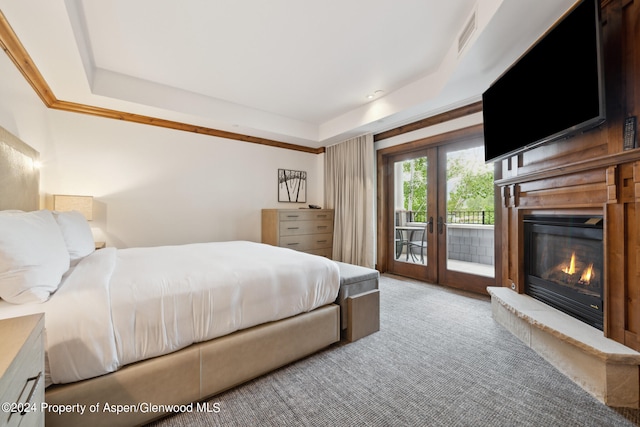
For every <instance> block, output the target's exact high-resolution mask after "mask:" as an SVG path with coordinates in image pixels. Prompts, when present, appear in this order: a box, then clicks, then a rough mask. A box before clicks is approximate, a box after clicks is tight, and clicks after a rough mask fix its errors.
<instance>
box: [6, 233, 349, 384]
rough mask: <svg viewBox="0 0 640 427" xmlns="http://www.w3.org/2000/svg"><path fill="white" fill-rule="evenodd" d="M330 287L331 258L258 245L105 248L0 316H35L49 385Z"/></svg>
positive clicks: (260, 318) (315, 302) (171, 347)
mask: <svg viewBox="0 0 640 427" xmlns="http://www.w3.org/2000/svg"><path fill="white" fill-rule="evenodd" d="M339 287H340V284H339V277H338V267H337V265H336V264H335V263H334V262H333V261H331V260H328V259H326V258H322V257H318V256H314V255H309V254H305V253H302V252H297V251H293V250H289V249H284V248H278V247H274V246H269V245H264V244H260V243H253V242H244V241H234V242H219V243H200V244H191V245H182V246H163V247H155V248H132V249H115V248H105V249H102V250H99V251H96V252H94V253H92V254H91V255H89V256H87V257H85V258H84V259H82V261H81V262H79V263H78V264H77V266H75V267H74V268H73V269H71V270H70V271H69V272H68V273H67V275H65V277H64V279H63V283H62V284H61V286H60V287H59V289H58V290H57V291H56V292H55V293H54V294H53V295H52V296H51V298H50V299H49V300H48V301H47V302H45V303H42V304H22V305H14V304H9V303H7V302H5V301H1V300H0V318H6V317H14V316H19V315H26V314H31V313H38V312H44V313H45V329H46V342H47V345H46V348H47V357H48V362H49V369H50V375H51V382H53V383H68V382H74V381H78V380H82V379H86V378H91V377H94V376H98V375H102V374H105V373H108V372H113V371H115V370H117V369H118V368H119V367H121V366H124V365H126V364H129V363H133V362H136V361H140V360H144V359H147V358H150V357H155V356H158V355H161V354H166V353H170V352H172V351H176V350H179V349H181V348H183V347H186V346H188V345H190V344H192V343H195V342H200V341H206V340H209V339H212V338H216V337H219V336H222V335H226V334H229V333H231V332H234V331H237V330H240V329H244V328H248V327H251V326H255V325H258V324H261V323H265V322H270V321H274V320H279V319H283V318H286V317H290V316H294V315H296V314H299V313H303V312H307V311H311V310H313V309H315V308H317V307H320V306H322V305H325V304H328V303H332V302H333V301H335V299H336V297H337V295H338V290H339Z"/></svg>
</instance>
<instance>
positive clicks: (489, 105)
mask: <svg viewBox="0 0 640 427" xmlns="http://www.w3.org/2000/svg"><path fill="white" fill-rule="evenodd" d="M599 3H600V1H599V0H582V1H581V2H579V3H578V4H576V5H575V6H574V7H573V8H572V9H571V10H570V11H569V12H567V13H566V14H565V15H564V17H563V18H562V19H560V20H559V21H558V22H557V23H556V24H555V25H554V26H553V27H552V28H551V29H550V30H549V31H547V33H545V35H543V36H542V37H541V38H540V39H539V40H538V41H537V42H536V43H535V44H534V45H533V46H532V47H531V48H530V49H529V50H528V51H527V52H526V53H525V54H524V55H523V56H522V57H520V59H519V60H518V61H517V62H516V63H515V64H513V65H512V66H511V67H510V68H509V69H508V70H507V71H506V72H505V73H504V74H503V75H502V76H500V77H499V78H498V79H497V80H496V81H495V82H494V83H493V84H492V85H491V86H490V87H489V88H488V89H487V90H486V91H485V92H484V93H483V94H482V103H483V119H484V146H485V160H486V161H487V162H492V161H496V160H501V159H504V158H506V157H509V156H512V155H514V154H516V153H519V152H521V151H524V150H528V149H531V148H533V147H536V146H538V145H540V144H544V143H547V142H550V141H554V140H558V139H561V138H564V137H569V136H571V135H575V134H576V133H578V132H581V131H585V130H587V129H590V128H593V127H595V126H598V125H599V124H601V123H602V122H603V121H604V120H605V103H604V76H603V69H602V68H603V67H602V64H603V62H602V49H601V43H602V42H601V22H600V5H599Z"/></svg>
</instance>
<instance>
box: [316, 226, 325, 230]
mask: <svg viewBox="0 0 640 427" xmlns="http://www.w3.org/2000/svg"><path fill="white" fill-rule="evenodd" d="M317 228H318V230H321V229H325V228H327V226H326V225H319V226H318V227H317Z"/></svg>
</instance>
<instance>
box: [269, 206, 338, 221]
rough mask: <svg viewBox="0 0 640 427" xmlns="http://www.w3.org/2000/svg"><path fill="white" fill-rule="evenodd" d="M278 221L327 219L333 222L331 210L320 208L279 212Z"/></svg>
mask: <svg viewBox="0 0 640 427" xmlns="http://www.w3.org/2000/svg"><path fill="white" fill-rule="evenodd" d="M279 218H280V221H313V220H329V221H331V222H333V211H328V210H322V209H304V210H302V209H301V210H299V211H281V212H279Z"/></svg>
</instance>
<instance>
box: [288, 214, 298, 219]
mask: <svg viewBox="0 0 640 427" xmlns="http://www.w3.org/2000/svg"><path fill="white" fill-rule="evenodd" d="M299 216H300V215H287V218H298V217H299Z"/></svg>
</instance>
